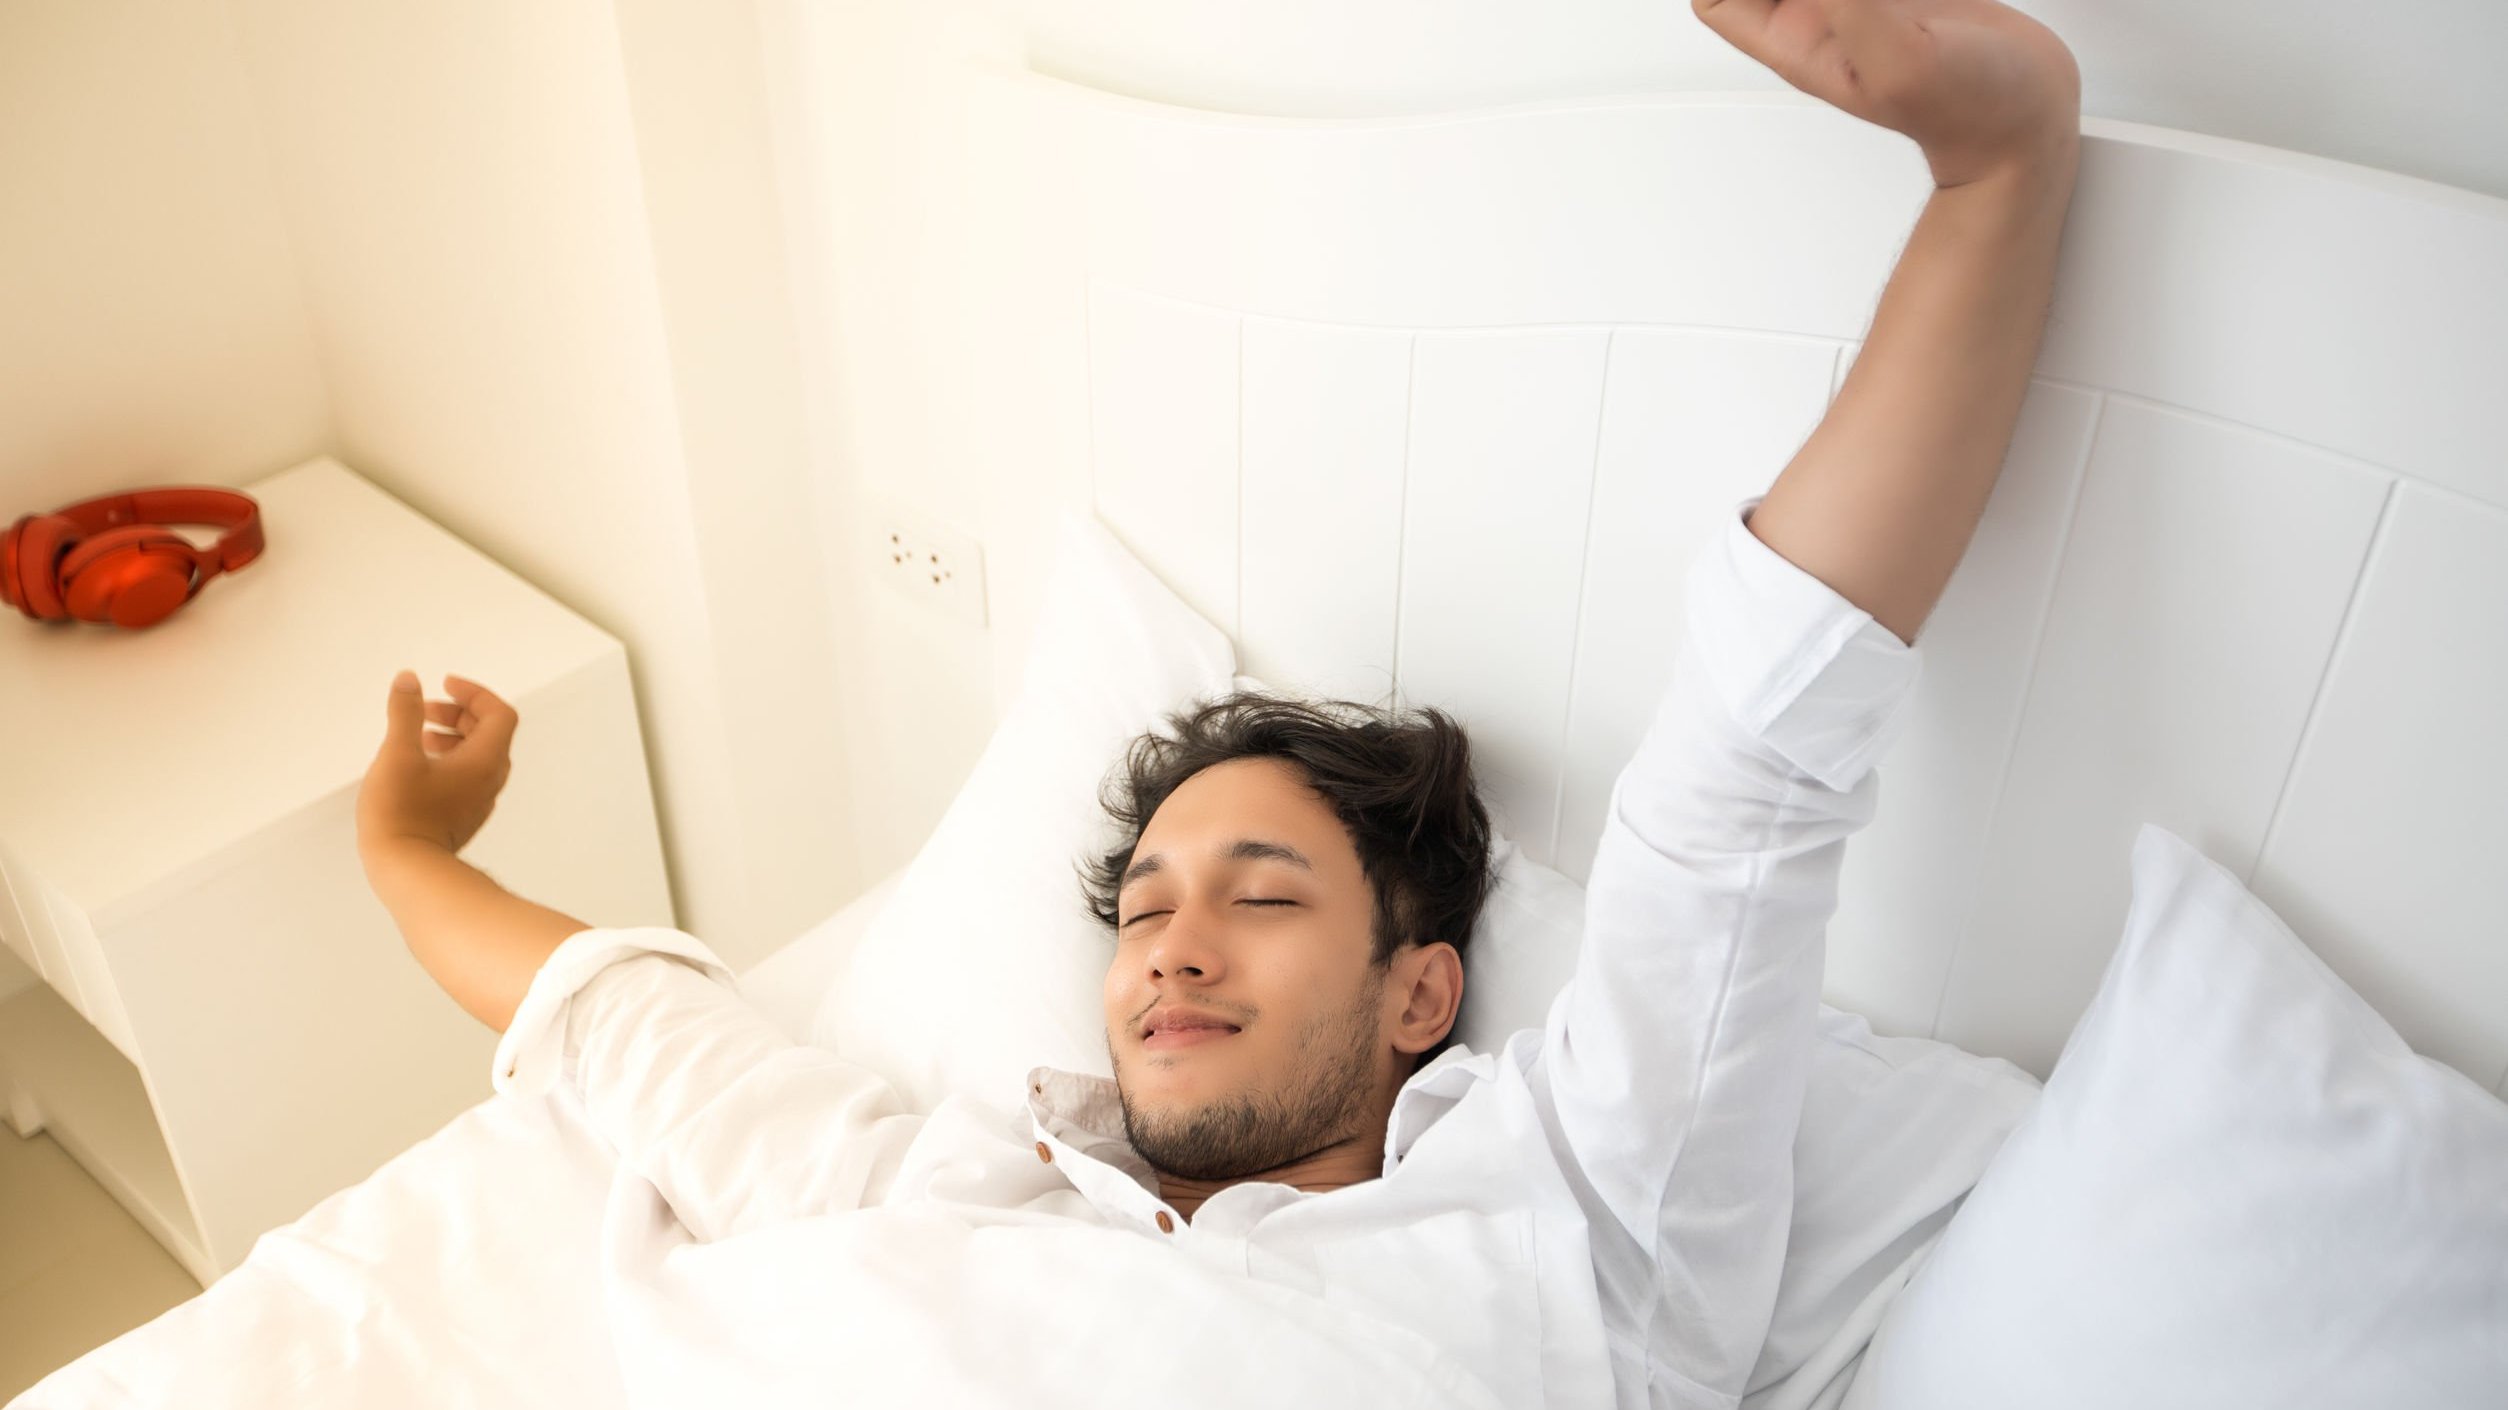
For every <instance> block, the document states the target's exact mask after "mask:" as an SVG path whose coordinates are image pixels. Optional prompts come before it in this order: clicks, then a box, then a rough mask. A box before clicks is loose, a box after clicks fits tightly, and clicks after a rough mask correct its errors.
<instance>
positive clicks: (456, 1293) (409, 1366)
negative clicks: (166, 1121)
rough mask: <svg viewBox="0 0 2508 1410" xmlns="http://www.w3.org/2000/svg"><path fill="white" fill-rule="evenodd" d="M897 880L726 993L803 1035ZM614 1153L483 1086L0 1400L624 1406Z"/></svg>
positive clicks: (36, 1404)
mask: <svg viewBox="0 0 2508 1410" xmlns="http://www.w3.org/2000/svg"><path fill="white" fill-rule="evenodd" d="M894 886H895V878H893V877H892V878H890V879H888V880H887V881H883V882H882V883H881V884H880V885H879V886H878V887H876V888H874V889H873V890H871V891H870V892H868V893H866V894H864V895H863V896H861V897H859V898H857V899H856V900H855V901H853V902H852V903H851V904H849V905H847V906H846V907H844V908H843V909H842V910H840V911H838V912H837V913H836V914H835V915H833V916H830V917H829V918H828V919H827V920H825V921H823V922H821V923H820V924H819V925H817V926H815V927H813V928H812V929H811V930H810V931H809V932H808V933H807V934H805V935H803V936H801V937H800V938H799V939H796V940H794V941H793V942H792V943H791V944H789V945H786V946H785V947H784V948H783V949H781V950H778V951H777V952H776V953H775V954H773V955H771V956H769V957H768V958H767V959H765V960H764V961H762V962H760V963H759V964H758V965H757V966H756V967H755V968H753V969H752V970H751V971H750V972H749V973H747V974H745V975H742V976H741V977H740V980H739V984H740V990H741V992H742V994H743V995H745V996H746V997H747V998H748V999H749V1000H750V1001H751V1002H752V1003H754V1004H756V1005H757V1006H758V1007H759V1008H760V1009H761V1010H763V1011H764V1012H765V1013H766V1014H767V1015H768V1016H770V1017H771V1018H773V1019H774V1020H775V1021H776V1022H777V1023H778V1024H779V1025H781V1026H782V1027H783V1029H784V1030H785V1031H786V1032H787V1033H790V1034H792V1035H793V1036H794V1037H796V1038H803V1037H806V1035H807V1033H808V1032H809V1027H810V1018H811V1015H812V1014H813V1013H814V1012H815V1011H816V1009H817V1006H818V1002H819V998H820V996H821V994H822V993H824V992H825V990H826V988H827V985H828V984H829V983H830V982H831V981H832V980H833V978H834V977H835V975H836V974H837V973H838V971H839V969H840V968H841V966H842V965H843V963H844V960H845V958H846V956H848V955H849V954H851V952H852V944H853V941H854V939H855V938H856V937H857V936H859V935H860V933H861V931H862V929H863V927H865V926H867V925H868V924H869V923H870V921H871V918H872V917H873V916H875V915H877V914H878V913H879V909H880V907H881V906H882V905H884V904H885V903H886V901H887V898H888V895H889V893H890V892H891V891H892V890H893V889H894ZM613 1166H614V1162H613V1159H612V1156H611V1153H610V1150H609V1148H608V1147H607V1146H606V1145H605V1144H603V1142H602V1141H601V1139H600V1137H598V1136H597V1135H595V1134H594V1133H593V1132H592V1130H591V1128H590V1126H589V1125H587V1124H586V1123H585V1121H584V1116H583V1109H582V1106H581V1105H580V1103H579V1102H578V1101H577V1100H576V1099H575V1097H574V1094H573V1089H572V1088H571V1087H570V1086H568V1085H566V1084H559V1085H558V1086H557V1087H555V1088H552V1089H551V1091H550V1093H549V1095H547V1096H545V1097H534V1098H528V1099H525V1098H511V1097H502V1096H499V1097H491V1098H489V1099H488V1100H486V1101H483V1102H481V1103H480V1104H479V1105H477V1106H475V1107H472V1108H470V1109H469V1110H468V1111H465V1112H463V1113H462V1114H461V1115H459V1116H457V1117H455V1118H453V1120H451V1121H449V1122H447V1123H446V1124H445V1125H444V1127H443V1128H442V1129H441V1130H438V1131H437V1132H436V1133H435V1134H433V1135H431V1136H429V1137H427V1138H426V1139H425V1140H423V1141H420V1142H418V1143H417V1144H416V1145H414V1146H411V1147H410V1148H409V1149H408V1150H405V1151H403V1152H401V1153H400V1154H399V1155H397V1156H394V1157H393V1158H392V1159H391V1160H390V1161H387V1162H386V1163H385V1164H384V1165H383V1167H382V1168H381V1169H379V1170H377V1171H376V1172H375V1173H374V1174H372V1175H370V1176H368V1177H367V1178H366V1179H364V1180H362V1181H360V1182H358V1183H357V1184H355V1185H352V1186H350V1187H349V1188H347V1189H345V1190H341V1191H340V1192H338V1193H337V1194H334V1195H332V1196H331V1197H330V1198H328V1199H326V1200H324V1201H323V1202H322V1203H320V1204H318V1205H316V1206H314V1207H313V1208H312V1209H311V1210H308V1211H307V1212H306V1213H305V1215H304V1216H303V1217H302V1218H299V1219H297V1220H296V1221H295V1222H294V1223H291V1224H287V1225H284V1226H282V1227H280V1228H277V1229H273V1230H271V1231H270V1232H269V1233H267V1234H264V1235H262V1236H261V1238H260V1239H259V1240H257V1241H256V1242H255V1243H254V1245H253V1247H252V1251H251V1252H250V1253H249V1254H247V1255H246V1256H245V1259H244V1261H243V1262H242V1263H240V1264H238V1265H237V1266H236V1267H235V1268H234V1270H233V1271H231V1272H229V1273H228V1274H227V1275H226V1276H225V1277H223V1278H221V1279H219V1280H218V1281H217V1282H216V1283H215V1284H212V1285H211V1286H210V1287H209V1288H208V1289H207V1290H206V1291H204V1292H203V1293H201V1294H200V1296H198V1297H195V1298H193V1299H191V1300H190V1301H188V1302H184V1303H182V1304H180V1305H178V1306H176V1307H173V1308H171V1309H169V1310H168V1311H166V1312H165V1313H164V1314H163V1315H161V1316H159V1317H157V1318H156V1319H155V1320H153V1321H150V1322H147V1323H145V1324H143V1325H141V1326H139V1327H136V1328H134V1329H132V1330H131V1331H129V1332H126V1333H124V1334H123V1335H122V1336H120V1337H118V1338H116V1339H114V1340H113V1341H110V1342H107V1343H105V1344H104V1345H103V1346H100V1347H97V1348H96V1349H95V1350H93V1351H91V1352H89V1353H88V1354H87V1355H85V1356H83V1357H81V1358H79V1359H78V1360H77V1361H74V1362H72V1363H71V1364H70V1365H68V1366H65V1367H62V1368H61V1369H60V1370H58V1371H55V1372H54V1373H53V1374H51V1375H50V1376H47V1377H46V1378H44V1379H43V1380H42V1381H39V1382H37V1383H36V1384H35V1385H33V1386H31V1387H29V1388H28V1389H27V1391H26V1392H25V1393H24V1394H23V1395H21V1396H20V1397H19V1398H18V1399H16V1400H13V1401H11V1402H10V1404H9V1407H8V1410H73V1407H75V1410H100V1407H119V1406H141V1405H146V1406H165V1405H181V1406H184V1407H186V1410H215V1408H216V1407H229V1406H232V1407H237V1410H242V1407H252V1410H267V1407H270V1406H274V1405H323V1406H329V1407H338V1410H396V1407H401V1406H408V1407H412V1410H417V1407H427V1410H439V1408H440V1407H445V1406H464V1407H477V1408H478V1410H494V1408H495V1407H502V1406H509V1405H510V1406H515V1407H525V1406H528V1407H533V1410H544V1408H545V1407H547V1406H551V1405H562V1406H567V1407H570V1408H571V1407H581V1410H601V1407H609V1406H620V1405H625V1404H626V1403H627V1397H626V1392H625V1388H624V1387H623V1386H622V1385H621V1384H620V1380H619V1373H618V1360H617V1356H616V1354H615V1351H614V1348H613V1346H612V1343H611V1339H610V1332H609V1325H608V1316H607V1310H606V1308H605V1304H604V1298H603V1290H602V1279H601V1268H600V1230H601V1220H602V1213H603V1207H604V1203H605V1201H606V1200H607V1199H608V1197H609V1193H610V1185H611V1175H612V1172H613Z"/></svg>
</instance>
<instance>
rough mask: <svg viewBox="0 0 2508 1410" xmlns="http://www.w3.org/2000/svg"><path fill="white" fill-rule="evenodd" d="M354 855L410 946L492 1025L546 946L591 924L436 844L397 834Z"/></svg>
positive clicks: (508, 1011) (526, 984) (510, 1010)
mask: <svg viewBox="0 0 2508 1410" xmlns="http://www.w3.org/2000/svg"><path fill="white" fill-rule="evenodd" d="M359 856H360V858H361V859H362V860H363V861H364V863H365V867H366V880H367V883H368V884H369V885H371V886H372V887H373V888H374V893H375V895H376V896H377V897H378V898H380V899H381V900H382V902H383V905H384V908H385V909H387V910H389V911H390V912H391V913H392V920H393V921H394V923H395V924H397V925H399V926H400V930H401V936H402V938H403V939H405V940H407V941H408V942H409V951H410V953H411V954H413V955H415V956H417V957H418V963H419V964H420V965H421V966H423V967H424V968H425V969H426V971H427V974H428V975H429V976H430V977H431V978H433V979H434V980H435V982H436V983H437V984H438V985H439V986H441V987H442V988H443V990H444V992H445V993H447V994H450V995H452V996H453V1001H454V1002H455V1003H458V1004H460V1005H461V1006H462V1008H463V1009H465V1010H467V1011H468V1012H469V1014H470V1015H471V1017H473V1018H476V1019H478V1020H479V1021H480V1022H481V1023H484V1024H486V1025H488V1026H489V1027H490V1028H493V1029H495V1030H496V1031H497V1032H499V1033H502V1032H504V1031H505V1029H506V1027H507V1025H509V1024H511V1023H512V1022H513V1021H514V1010H515V1009H516V1008H518V1007H520V1006H521V1004H522V999H523V995H524V994H526V993H528V992H530V989H531V980H532V976H534V975H536V974H538V973H539V972H540V965H541V963H542V962H543V961H545V960H546V959H548V957H549V954H550V952H551V951H553V950H555V949H556V948H557V947H558V945H559V943H560V942H562V941H563V940H565V939H566V937H567V936H569V935H572V934H574V933H575V932H577V931H579V930H589V929H591V928H592V927H591V926H588V925H586V924H584V923H583V922H582V921H579V920H577V919H575V918H574V917H573V916H570V915H567V914H565V913H564V912H561V911H553V910H550V909H549V908H548V907H546V906H542V905H538V904H535V903H533V902H530V901H526V900H524V899H522V898H521V897H519V896H516V895H514V894H513V893H512V892H510V891H507V890H506V889H505V888H504V887H502V886H499V885H497V884H496V882H495V881H493V880H492V879H490V878H489V876H488V875H487V873H485V872H483V871H480V870H479V869H478V868H477V867H474V866H472V865H470V864H469V863H468V862H465V861H463V860H462V859H461V858H459V857H457V856H455V855H453V854H452V853H451V852H448V851H445V850H444V849H443V848H442V847H439V846H433V845H430V844H428V843H424V842H417V841H410V840H406V839H400V840H394V841H391V842H386V843H382V844H378V845H375V846H370V847H367V848H364V849H362V850H361V851H360V853H359Z"/></svg>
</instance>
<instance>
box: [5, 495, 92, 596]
mask: <svg viewBox="0 0 2508 1410" xmlns="http://www.w3.org/2000/svg"><path fill="white" fill-rule="evenodd" d="M80 537H81V535H80V533H79V531H78V526H77V525H76V524H73V523H71V522H70V521H69V520H67V519H65V518H63V517H61V516H60V515H58V514H29V515H27V516H26V517H25V518H23V519H20V520H18V521H17V523H16V524H15V525H14V526H12V527H11V528H10V530H9V534H8V538H7V539H6V541H5V542H4V543H0V549H5V550H7V551H6V552H0V579H4V580H0V592H5V593H7V594H8V598H9V603H10V605H11V606H14V607H15V608H17V610H19V611H20V612H23V613H25V614H26V615H27V616H29V617H32V618H34V619H35V620H36V621H39V622H57V621H60V620H62V619H63V618H65V617H67V616H68V615H69V609H68V608H67V606H66V605H65V604H64V603H63V602H62V600H61V586H60V577H59V569H60V563H61V556H62V555H63V554H64V553H66V552H68V551H69V550H70V549H71V548H73V547H75V546H76V545H77V543H78V541H79V539H80Z"/></svg>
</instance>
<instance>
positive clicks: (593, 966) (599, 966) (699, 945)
mask: <svg viewBox="0 0 2508 1410" xmlns="http://www.w3.org/2000/svg"><path fill="white" fill-rule="evenodd" d="M642 954H661V955H672V956H676V957H677V958H679V959H683V960H686V961H688V962H689V963H690V964H693V965H695V966H696V967H697V968H698V969H700V970H702V971H704V972H705V974H706V975H707V976H708V977H709V978H711V979H713V980H714V981H715V982H716V983H718V984H722V985H725V986H726V987H729V986H731V985H732V983H733V979H734V976H733V974H732V971H731V968H730V967H729V966H727V965H725V964H724V963H723V961H722V959H721V957H719V956H717V955H716V954H715V953H714V952H713V951H712V950H710V949H708V948H706V944H705V942H704V941H702V940H699V939H698V938H697V937H695V936H693V935H690V934H688V933H687V932H686V931H682V930H672V929H670V928H669V927H667V926H658V925H646V926H634V927H628V928H622V929H598V928H596V929H592V930H578V931H576V932H575V933H574V934H572V935H569V936H567V937H566V938H565V939H564V940H562V941H560V942H559V943H558V947H557V948H556V949H554V950H551V951H550V952H549V957H548V958H547V959H546V960H543V961H541V964H540V972H539V973H538V974H535V975H533V976H532V977H531V987H530V988H529V989H528V990H526V991H524V993H523V998H522V1002H521V1003H520V1004H518V1005H516V1006H515V1008H514V1019H513V1021H512V1022H511V1023H508V1024H506V1025H505V1036H504V1037H503V1038H502V1039H500V1040H499V1041H498V1042H497V1045H496V1067H495V1069H494V1071H493V1072H491V1073H490V1075H489V1081H490V1082H491V1083H492V1084H493V1085H494V1086H495V1088H496V1091H497V1093H498V1094H499V1095H507V1094H513V1095H520V1096H537V1095H539V1094H540V1093H542V1092H545V1091H547V1090H548V1089H549V1086H550V1084H552V1083H554V1082H555V1081H556V1080H557V1078H558V1076H559V1074H560V1073H561V1072H562V1071H563V1070H564V1067H565V1061H566V1007H567V1004H568V1002H569V1001H570V1000H572V999H573V998H574V996H575V991H576V990H578V989H581V988H582V987H583V986H584V985H585V984H586V983H588V982H590V980H591V979H592V976H594V975H596V974H598V973H600V972H601V971H602V970H605V969H607V968H609V967H610V966H611V965H614V964H617V963H618V962H619V961H621V960H629V959H633V958H635V957H636V956H638V955H642Z"/></svg>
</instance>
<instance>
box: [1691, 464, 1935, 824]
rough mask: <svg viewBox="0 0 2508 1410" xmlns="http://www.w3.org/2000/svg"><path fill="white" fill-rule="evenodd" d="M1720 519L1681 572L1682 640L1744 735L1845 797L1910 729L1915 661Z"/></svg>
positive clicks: (1871, 623)
mask: <svg viewBox="0 0 2508 1410" xmlns="http://www.w3.org/2000/svg"><path fill="white" fill-rule="evenodd" d="M1766 497H1767V496H1765V495H1754V496H1752V497H1751V498H1749V499H1746V500H1743V501H1742V502H1741V503H1740V505H1739V506H1738V507H1737V508H1736V509H1735V510H1734V511H1733V512H1731V513H1729V514H1728V515H1727V516H1726V518H1725V521H1724V523H1723V525H1722V527H1721V528H1719V529H1718V530H1717V532H1716V534H1715V536H1714V538H1713V540H1712V541H1711V542H1710V543H1709V544H1708V546H1707V548H1706V551H1705V552H1703V553H1701V554H1700V555H1699V557H1698V560H1697V562H1696V563H1694V564H1692V565H1691V567H1690V571H1689V582H1688V588H1689V600H1688V618H1689V636H1690V642H1691V644H1692V645H1693V646H1694V647H1695V648H1696V650H1697V653H1698V662H1699V666H1700V668H1701V669H1702V670H1703V671H1704V672H1705V674H1706V677H1707V680H1708V683H1709V684H1710V685H1712V686H1713V687H1714V689H1715V692H1716V694H1717V695H1719V696H1721V697H1722V698H1723V701H1724V705H1725V708H1726V709H1728V710H1730V711H1731V712H1732V715H1733V718H1734V719H1735V720H1736V721H1738V722H1739V723H1740V724H1741V726H1742V727H1743V728H1744V729H1746V730H1748V731H1749V732H1750V733H1751V734H1753V735H1755V736H1757V737H1758V738H1759V739H1760V740H1761V741H1762V742H1764V743H1765V744H1767V745H1768V746H1769V747H1770V748H1772V749H1774V750H1775V751H1776V752H1777V753H1778V754H1780V755H1782V756H1783V757H1784V758H1785V760H1786V761H1787V762H1788V763H1791V764H1792V765H1794V767H1796V768H1798V769H1801V770H1802V771H1803V772H1804V773H1807V774H1809V775H1811V776H1812V777H1813V778H1816V779H1818V780H1819V781H1820V782H1821V783H1822V784H1824V785H1826V786H1827V787H1829V788H1832V789H1835V790H1838V791H1840V792H1844V791H1846V790H1849V789H1851V788H1853V787H1854V786H1855V784H1856V783H1858V782H1859V781H1861V780H1862V778H1863V776H1864V774H1865V773H1866V772H1867V771H1869V770H1870V769H1871V768H1872V766H1873V764H1874V762H1875V761H1877V760H1878V759H1879V758H1880V757H1881V756H1882V755H1883V754H1884V753H1886V752H1888V750H1889V747H1890V745H1891V744H1893V743H1895V742H1896V741H1897V739H1898V736H1899V735H1900V734H1901V733H1903V732H1904V731H1905V729H1906V727H1907V719H1908V711H1907V703H1908V701H1909V700H1910V699H1912V698H1913V697H1914V695H1915V687H1916V680H1917V677H1918V676H1919V675H1920V674H1922V671H1923V665H1924V660H1923V653H1922V652H1921V651H1919V650H1918V649H1917V648H1916V647H1915V646H1912V645H1910V644H1909V643H1907V642H1903V641H1901V640H1899V639H1898V636H1897V634H1896V633H1894V632H1892V631H1891V630H1890V629H1889V628H1887V627H1885V626H1882V625H1881V624H1880V623H1879V622H1878V621H1875V620H1874V619H1873V616H1872V614H1871V613H1869V612H1866V611H1864V610H1863V609H1862V608H1860V607H1857V606H1856V605H1855V604H1854V603H1852V602H1849V601H1847V600H1846V599H1845V598H1843V597H1841V596H1839V595H1838V593H1837V592H1836V590H1835V589H1833V588H1831V587H1830V586H1829V585H1828V584H1826V583H1823V582H1821V581H1820V580H1819V579H1818V578H1815V577H1813V576H1812V575H1811V574H1809V573H1806V572H1804V571H1803V570H1802V569H1801V568H1799V567H1796V566H1795V565H1794V564H1793V562H1792V561H1790V560H1789V559H1787V558H1786V557H1785V556H1784V555H1782V554H1780V553H1778V552H1777V551H1776V550H1775V549H1773V548H1770V547H1768V545H1766V544H1765V543H1762V542H1761V541H1760V539H1759V536H1758V535H1757V534H1754V533H1752V532H1751V531H1750V527H1749V525H1748V523H1747V522H1746V521H1747V520H1748V519H1749V518H1750V513H1751V511H1752V510H1754V509H1756V508H1758V507H1759V503H1760V501H1761V500H1763V499H1765V498H1766Z"/></svg>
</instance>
